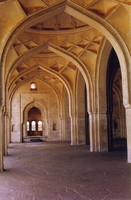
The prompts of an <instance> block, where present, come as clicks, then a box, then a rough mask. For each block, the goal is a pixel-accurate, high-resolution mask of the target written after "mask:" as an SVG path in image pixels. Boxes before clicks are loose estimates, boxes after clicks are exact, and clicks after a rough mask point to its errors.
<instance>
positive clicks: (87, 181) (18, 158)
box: [0, 142, 131, 200]
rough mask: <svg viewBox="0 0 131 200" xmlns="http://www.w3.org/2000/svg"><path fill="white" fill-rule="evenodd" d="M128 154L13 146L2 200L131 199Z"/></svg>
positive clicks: (0, 185)
mask: <svg viewBox="0 0 131 200" xmlns="http://www.w3.org/2000/svg"><path fill="white" fill-rule="evenodd" d="M126 160H127V159H126V153H125V152H109V153H107V152H106V153H90V152H89V148H88V147H87V146H70V145H69V144H68V143H57V142H56V143H55V142H50V143H48V142H43V143H39V142H36V143H23V144H10V146H9V156H7V157H5V171H4V172H3V173H0V200H131V164H128V163H127V162H126Z"/></svg>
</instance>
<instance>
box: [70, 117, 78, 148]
mask: <svg viewBox="0 0 131 200" xmlns="http://www.w3.org/2000/svg"><path fill="white" fill-rule="evenodd" d="M71 145H78V126H77V119H76V116H75V115H72V116H71Z"/></svg>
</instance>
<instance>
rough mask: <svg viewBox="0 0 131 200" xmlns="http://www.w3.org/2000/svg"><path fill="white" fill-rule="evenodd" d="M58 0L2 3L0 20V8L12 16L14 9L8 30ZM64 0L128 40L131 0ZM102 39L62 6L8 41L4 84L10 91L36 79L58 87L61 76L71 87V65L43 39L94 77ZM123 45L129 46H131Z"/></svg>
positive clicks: (74, 70) (2, 34)
mask: <svg viewBox="0 0 131 200" xmlns="http://www.w3.org/2000/svg"><path fill="white" fill-rule="evenodd" d="M62 2H65V1H64V0H35V1H32V0H28V1H27V0H13V1H12V2H11V1H8V0H7V1H2V2H1V3H0V8H2V9H1V14H0V17H1V19H2V16H3V13H4V16H5V19H4V20H5V21H6V19H7V21H8V16H6V13H5V12H4V10H5V9H8V10H10V12H12V16H13V15H14V13H13V10H16V14H17V16H18V19H16V17H14V18H13V17H12V20H10V26H9V28H10V30H11V29H12V28H13V27H14V26H15V23H16V24H17V23H18V22H19V21H20V20H22V19H23V18H26V17H29V16H32V15H33V14H35V13H39V12H41V11H44V10H47V9H48V8H49V7H51V6H55V5H56V7H57V4H58V3H62ZM69 2H72V3H74V4H77V6H80V7H83V8H84V9H85V10H88V11H89V12H91V13H94V14H95V15H97V16H99V17H100V18H102V19H104V20H106V21H107V22H108V23H109V24H110V25H112V26H114V28H116V30H117V31H118V32H119V33H120V34H121V35H122V37H123V39H124V40H125V41H126V42H127V44H128V45H129V44H130V36H129V32H130V29H129V27H130V26H129V21H128V19H129V16H130V13H131V12H130V11H131V0H71V1H69ZM13 8H15V9H13ZM18 13H19V15H18ZM14 16H15V15H14ZM120 16H121V18H120ZM15 20H16V22H15ZM17 21H18V22H17ZM3 24H4V21H3V22H2V21H1V22H0V26H4V25H3ZM123 30H124V31H123ZM125 30H126V31H125ZM5 33H6V27H4V28H3V32H2V33H1V36H0V37H2V39H3V40H4V37H5V35H6V34H5ZM102 39H103V35H102V34H101V33H100V32H99V31H98V30H96V29H94V28H92V27H90V26H89V25H88V24H85V23H84V22H82V21H80V20H78V19H77V18H75V17H72V16H71V15H69V14H67V13H65V12H63V11H62V10H61V11H60V12H58V13H56V14H55V15H53V16H52V15H50V14H49V17H48V18H47V19H44V20H42V19H40V20H38V21H37V22H36V24H33V25H32V26H30V27H28V29H26V30H25V31H22V32H21V33H20V34H19V36H18V37H17V38H16V39H15V41H14V42H13V43H12V46H11V47H10V49H9V51H8V56H7V58H8V59H7V60H6V70H5V76H6V78H7V77H8V80H7V82H8V84H9V85H8V88H9V89H10V88H12V89H11V90H13V89H14V88H15V87H16V86H18V85H20V84H22V82H23V83H24V81H25V80H28V79H31V78H32V77H35V78H39V79H41V80H43V81H45V82H48V83H49V84H52V85H55V86H56V87H57V85H60V84H61V85H62V82H61V79H62V78H63V79H64V80H65V81H67V82H68V84H69V85H70V87H71V89H72V90H73V86H74V83H75V79H76V75H77V71H78V69H77V67H76V65H75V64H74V63H73V62H72V61H70V60H69V59H67V58H66V57H64V56H62V55H59V54H57V53H56V52H53V51H52V50H50V49H49V48H48V45H49V44H48V43H51V44H53V45H55V46H56V47H58V48H59V49H60V51H61V52H63V51H64V52H65V53H66V54H69V55H71V56H74V57H76V58H77V59H78V60H79V61H80V62H82V63H83V64H84V65H85V66H86V68H87V70H88V72H89V74H90V76H91V79H92V80H95V71H96V61H97V57H98V55H99V50H100V48H101V43H102ZM128 49H129V50H130V45H129V46H128ZM9 72H10V76H9Z"/></svg>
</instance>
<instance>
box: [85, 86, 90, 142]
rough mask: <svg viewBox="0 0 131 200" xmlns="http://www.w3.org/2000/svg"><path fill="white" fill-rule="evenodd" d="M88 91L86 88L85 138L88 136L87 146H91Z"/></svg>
mask: <svg viewBox="0 0 131 200" xmlns="http://www.w3.org/2000/svg"><path fill="white" fill-rule="evenodd" d="M87 101H88V100H87V89H86V86H85V136H86V145H90V129H89V113H88V110H87Z"/></svg>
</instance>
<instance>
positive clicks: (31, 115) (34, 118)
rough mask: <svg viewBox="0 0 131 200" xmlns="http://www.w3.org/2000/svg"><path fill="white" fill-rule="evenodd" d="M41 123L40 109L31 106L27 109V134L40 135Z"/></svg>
mask: <svg viewBox="0 0 131 200" xmlns="http://www.w3.org/2000/svg"><path fill="white" fill-rule="evenodd" d="M42 131H43V123H42V117H41V111H40V110H39V109H38V108H36V107H32V108H31V109H30V110H29V111H28V119H27V136H42Z"/></svg>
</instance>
